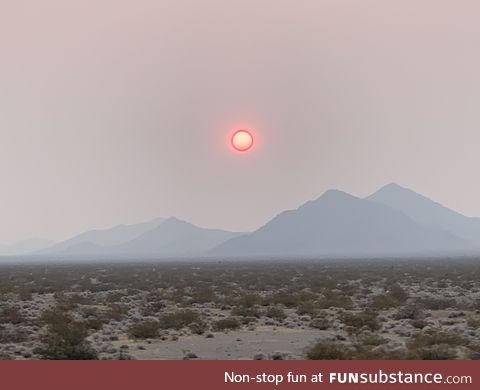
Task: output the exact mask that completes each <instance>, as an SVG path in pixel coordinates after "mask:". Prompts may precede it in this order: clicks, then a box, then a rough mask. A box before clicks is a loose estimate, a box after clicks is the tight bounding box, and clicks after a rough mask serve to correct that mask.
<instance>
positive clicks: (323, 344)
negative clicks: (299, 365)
mask: <svg viewBox="0 0 480 390" xmlns="http://www.w3.org/2000/svg"><path fill="white" fill-rule="evenodd" d="M306 357H307V359H309V360H346V359H348V358H349V354H348V353H347V352H346V350H345V346H344V345H342V344H340V343H335V342H331V341H318V342H316V343H315V344H314V345H313V346H312V347H310V348H309V349H308V350H307V352H306Z"/></svg>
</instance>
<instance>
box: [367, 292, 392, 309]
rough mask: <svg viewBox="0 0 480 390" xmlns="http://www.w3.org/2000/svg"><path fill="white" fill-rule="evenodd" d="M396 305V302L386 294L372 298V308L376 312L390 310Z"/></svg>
mask: <svg viewBox="0 0 480 390" xmlns="http://www.w3.org/2000/svg"><path fill="white" fill-rule="evenodd" d="M396 304H397V301H396V300H395V299H394V298H392V297H391V296H390V295H388V294H380V295H375V296H374V297H373V298H372V307H373V308H374V309H376V310H385V309H390V308H391V307H393V306H395V305H396Z"/></svg>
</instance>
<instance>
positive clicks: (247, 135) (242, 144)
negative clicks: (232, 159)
mask: <svg viewBox="0 0 480 390" xmlns="http://www.w3.org/2000/svg"><path fill="white" fill-rule="evenodd" d="M231 143H232V146H233V148H234V149H235V150H236V151H238V152H246V151H247V150H250V149H251V148H252V146H253V135H252V133H251V132H250V131H248V130H237V131H236V132H235V133H233V135H232V139H231Z"/></svg>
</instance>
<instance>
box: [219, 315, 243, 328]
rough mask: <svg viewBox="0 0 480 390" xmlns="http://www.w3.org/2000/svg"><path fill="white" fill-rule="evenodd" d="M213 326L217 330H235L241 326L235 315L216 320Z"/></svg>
mask: <svg viewBox="0 0 480 390" xmlns="http://www.w3.org/2000/svg"><path fill="white" fill-rule="evenodd" d="M213 328H214V329H215V330H217V331H221V330H234V329H238V328H240V322H239V321H238V320H237V319H236V318H235V317H229V318H223V319H221V320H218V321H216V322H214V324H213Z"/></svg>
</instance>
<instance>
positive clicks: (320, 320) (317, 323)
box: [310, 316, 331, 330]
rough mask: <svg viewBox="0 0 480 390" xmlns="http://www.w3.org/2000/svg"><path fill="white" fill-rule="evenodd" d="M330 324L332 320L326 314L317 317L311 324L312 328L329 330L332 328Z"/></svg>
mask: <svg viewBox="0 0 480 390" xmlns="http://www.w3.org/2000/svg"><path fill="white" fill-rule="evenodd" d="M330 325H331V324H330V321H329V320H328V318H327V317H324V316H320V317H316V318H314V319H313V320H312V321H311V322H310V326H311V327H312V328H316V329H320V330H327V329H329V328H330Z"/></svg>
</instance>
